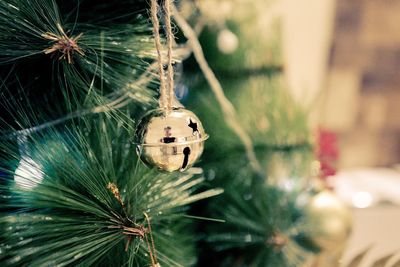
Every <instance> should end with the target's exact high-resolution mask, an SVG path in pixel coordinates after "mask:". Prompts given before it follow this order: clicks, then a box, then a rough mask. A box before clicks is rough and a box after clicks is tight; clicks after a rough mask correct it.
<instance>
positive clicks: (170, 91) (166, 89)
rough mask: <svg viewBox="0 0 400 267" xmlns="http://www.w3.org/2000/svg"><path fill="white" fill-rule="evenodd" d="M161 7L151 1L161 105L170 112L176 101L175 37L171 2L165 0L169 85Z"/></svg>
mask: <svg viewBox="0 0 400 267" xmlns="http://www.w3.org/2000/svg"><path fill="white" fill-rule="evenodd" d="M158 10H159V5H158V3H157V0H151V8H150V12H151V22H152V24H153V34H154V43H155V46H156V50H157V60H158V69H159V71H158V72H159V75H160V105H161V107H163V108H167V109H168V110H170V109H171V108H172V102H173V99H174V69H173V67H172V43H173V39H174V35H173V32H172V26H171V0H164V5H163V10H164V13H165V24H166V25H165V27H166V35H167V67H168V69H167V74H168V75H167V84H165V72H164V66H163V59H162V52H161V49H162V45H161V38H160V21H159V19H158V15H157V13H158Z"/></svg>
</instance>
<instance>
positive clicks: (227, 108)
mask: <svg viewBox="0 0 400 267" xmlns="http://www.w3.org/2000/svg"><path fill="white" fill-rule="evenodd" d="M172 13H173V17H174V19H175V22H176V24H177V25H178V26H179V28H180V29H181V30H182V32H183V34H184V35H185V37H186V38H187V39H188V43H189V45H190V46H191V48H192V53H193V55H194V57H195V59H196V61H197V63H198V64H199V67H200V69H201V71H202V72H203V74H204V77H205V78H206V80H207V82H208V83H209V85H210V87H211V90H212V91H213V93H214V95H215V97H216V99H217V101H218V103H219V105H220V106H221V109H222V112H223V114H224V116H225V118H226V121H227V123H228V125H229V126H230V127H231V129H232V130H233V131H234V132H235V133H236V135H237V136H238V137H239V138H240V140H241V141H242V143H243V145H244V147H245V149H246V154H247V157H248V159H249V162H250V164H251V166H252V167H253V169H254V170H255V171H257V172H259V173H261V170H262V168H261V165H260V163H259V162H258V160H257V157H256V154H255V152H254V149H253V142H252V140H251V138H250V136H249V135H248V134H247V132H246V131H245V130H244V129H243V128H242V126H241V125H240V122H239V120H238V119H237V114H236V110H235V108H234V107H233V105H232V103H231V102H230V101H229V100H228V98H226V96H225V94H224V90H223V89H222V86H221V83H220V82H219V81H218V79H217V77H216V76H215V74H214V72H213V71H212V69H211V68H210V66H209V65H208V63H207V60H206V59H205V56H204V53H203V49H202V47H201V45H200V42H199V40H198V38H197V35H196V32H195V31H194V30H193V29H192V27H191V26H190V25H189V23H187V22H186V20H185V19H184V18H183V17H182V16H181V15H180V13H179V11H178V10H177V8H176V7H175V6H174V5H173V6H172Z"/></svg>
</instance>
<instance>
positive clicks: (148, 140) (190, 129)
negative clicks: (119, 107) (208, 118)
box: [135, 107, 208, 172]
mask: <svg viewBox="0 0 400 267" xmlns="http://www.w3.org/2000/svg"><path fill="white" fill-rule="evenodd" d="M207 138H208V135H207V134H206V133H205V131H204V128H203V125H202V124H201V122H200V120H199V118H197V116H196V115H195V114H194V113H193V112H191V111H189V110H187V109H185V108H182V107H178V108H173V109H171V110H168V109H166V108H159V109H154V110H151V111H149V112H148V113H146V114H145V115H144V117H143V118H142V119H141V121H140V123H139V125H138V127H137V130H136V133H135V143H136V144H137V152H138V155H139V157H140V159H141V160H142V161H143V162H144V163H145V164H146V165H148V166H155V167H157V168H158V169H160V170H163V171H167V172H173V171H185V170H186V169H188V168H190V167H191V166H192V165H193V164H194V163H195V162H196V160H197V159H198V158H199V157H200V156H201V154H202V153H203V149H204V141H205V140H207Z"/></svg>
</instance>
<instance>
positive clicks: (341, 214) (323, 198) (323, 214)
mask: <svg viewBox="0 0 400 267" xmlns="http://www.w3.org/2000/svg"><path fill="white" fill-rule="evenodd" d="M306 218H307V219H306V220H307V222H306V223H308V225H312V226H313V227H312V229H310V231H308V234H309V235H310V238H311V240H312V241H313V242H314V243H315V244H316V245H317V246H318V247H320V248H321V249H322V251H327V250H330V251H332V252H333V250H335V251H338V250H341V249H343V247H344V246H345V244H346V241H347V240H348V238H349V236H350V233H351V229H352V218H351V214H350V211H349V210H348V208H347V207H346V206H345V205H344V203H343V202H341V201H340V200H339V199H338V197H337V196H336V195H335V194H334V193H332V192H330V191H328V190H323V191H321V192H319V193H318V194H317V195H315V196H314V197H312V199H311V201H310V203H309V204H308V207H307V209H306Z"/></svg>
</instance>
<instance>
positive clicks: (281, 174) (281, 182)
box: [0, 0, 349, 267]
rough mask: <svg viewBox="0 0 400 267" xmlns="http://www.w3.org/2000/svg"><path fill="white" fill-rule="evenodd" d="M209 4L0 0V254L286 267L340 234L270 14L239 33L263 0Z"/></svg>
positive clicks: (344, 232)
mask: <svg viewBox="0 0 400 267" xmlns="http://www.w3.org/2000/svg"><path fill="white" fill-rule="evenodd" d="M225 2H226V1H221V2H219V1H204V2H201V1H200V2H197V1H189V0H183V1H181V2H179V3H175V4H172V3H171V1H167V0H166V1H155V0H152V1H151V5H150V3H148V1H142V0H123V1H118V2H116V1H90V0H84V1H82V0H81V1H79V0H76V1H75V0H73V1H56V0H33V1H32V0H30V1H28V0H4V1H2V2H0V14H1V16H0V81H1V84H0V88H1V89H0V92H1V94H0V103H1V129H0V131H1V136H0V151H1V154H0V155H1V159H0V177H1V180H0V196H1V200H0V201H1V216H0V227H1V234H0V263H1V266H66V265H70V266H76V265H78V266H153V267H155V266H302V265H303V264H308V263H309V262H310V259H311V261H312V260H313V259H314V258H315V257H318V255H321V253H323V252H326V251H327V250H331V249H332V246H333V247H335V246H336V247H338V246H337V244H340V245H342V244H344V242H345V240H346V238H347V236H348V231H349V219H348V214H347V211H346V210H345V209H344V208H343V206H341V204H340V203H339V202H338V201H337V199H336V198H335V197H334V195H332V194H331V193H330V192H327V191H322V192H320V191H318V190H317V189H315V188H314V187H312V186H310V185H312V184H313V183H312V182H310V179H309V178H310V177H313V176H316V175H317V173H318V170H317V171H316V169H318V164H316V161H315V156H314V146H315V145H314V140H313V137H312V133H311V130H310V129H309V125H308V121H307V116H308V114H307V111H306V110H304V108H303V107H302V106H301V105H299V104H298V103H296V101H294V100H293V99H292V97H291V95H290V94H289V93H288V91H287V90H285V82H284V79H283V78H282V67H281V65H282V62H281V61H282V59H281V56H280V53H281V52H280V44H279V29H280V23H279V17H276V16H275V15H274V16H272V15H271V20H270V24H268V25H269V28H268V29H269V30H268V33H273V34H268V38H262V39H261V42H259V43H257V42H255V41H253V40H252V39H249V35H248V34H249V31H248V30H249V29H253V26H254V25H255V24H257V19H259V18H260V16H259V15H257V16H252V14H250V15H249V14H248V13H246V12H247V11H249V10H250V11H249V12H252V10H258V9H259V8H260V7H261V8H262V10H264V9H266V10H273V3H274V2H275V1H267V2H268V3H264V2H263V1H254V3H252V4H250V3H249V1H245V0H243V1H233V2H234V4H235V5H237V6H236V9H234V10H235V11H229V12H227V13H223V12H221V13H219V14H218V15H217V16H216V15H215V11H216V10H220V11H223V10H224V9H220V6H218V5H223V4H224V3H225ZM250 2H251V1H250ZM225 4H226V3H225ZM231 4H232V3H231ZM242 7H245V8H244V9H242ZM237 10H242V11H243V12H244V13H245V15H246V17H249V16H250V17H252V18H253V19H252V20H250V21H246V23H243V21H242V16H243V14H241V13H237V12H236V11H237ZM211 11H214V13H213V12H211ZM217 13H218V12H217ZM272 13H273V12H272ZM272 13H271V14H272ZM230 14H233V15H232V16H231V15H230ZM171 17H172V24H171ZM215 18H218V19H215ZM216 25H217V26H216ZM263 25H264V24H263ZM173 33H175V35H176V38H174V37H173ZM246 34H247V35H246ZM271 36H272V37H271ZM243 40H245V41H243ZM249 50H251V51H252V53H250V54H249V53H248V51H249ZM165 59H166V60H165ZM210 66H211V67H210ZM235 66H237V67H235ZM213 69H214V70H215V71H217V73H218V75H215V74H214V72H213ZM183 70H184V71H183ZM217 77H218V79H217ZM174 81H175V86H174ZM188 87H190V90H187V88H188ZM160 88H161V89H160ZM210 88H211V90H210ZM223 88H225V90H223ZM175 97H178V98H179V99H180V101H181V102H182V103H183V104H184V105H185V106H186V107H187V108H188V110H192V111H193V112H194V113H195V114H196V115H197V116H198V117H197V116H196V115H194V113H192V112H190V111H188V110H186V109H184V108H183V107H182V105H181V104H180V103H179V102H178V101H177V100H176V99H175ZM158 99H160V101H158ZM160 103H161V108H159V105H160ZM164 105H165V106H164ZM171 114H172V115H171ZM168 116H175V117H173V126H169V125H168V126H166V125H164V124H160V125H161V126H160V125H158V124H157V123H156V122H157V121H164V120H166V118H168ZM182 118H183V119H182ZM199 118H200V119H201V121H202V122H203V123H201V122H200V120H199ZM178 121H179V123H181V122H182V121H183V122H184V124H183V126H182V125H181V124H178ZM160 123H161V122H160ZM171 123H172V122H171ZM156 124H157V125H156ZM171 125H172V124H171ZM202 125H203V126H204V128H205V131H204V130H203V129H202ZM153 127H154V128H153ZM157 127H158V128H157ZM175 127H176V128H177V129H178V132H179V134H177V132H175ZM154 129H157V130H158V132H157V131H156V134H155V135H154V136H155V137H154V136H153V135H151V134H152V131H154ZM187 130H189V133H187ZM205 132H207V133H209V134H210V139H209V140H207V141H206V142H205V148H204V153H203V155H202V157H201V158H200V160H199V161H198V162H197V163H195V160H196V159H197V158H199V157H200V155H201V154H202V150H203V142H204V141H205V139H206V138H207V135H206V133H205ZM157 134H160V135H157ZM178 135H182V136H178ZM182 138H184V139H182ZM149 140H151V141H149ZM182 140H184V141H182ZM179 142H182V143H179ZM193 163H195V165H194V167H191V165H192V164H193ZM189 167H190V168H189ZM321 199H322V200H321ZM320 203H324V204H325V206H320V205H319V204H320ZM332 220H336V221H337V222H338V224H336V225H340V226H339V227H338V228H336V229H331V228H329V226H327V225H328V224H327V221H332ZM341 249H342V247H341V246H340V247H339V248H338V249H337V251H335V253H337V254H340V251H341ZM335 256H336V255H335ZM313 257H314V258H313ZM335 260H337V258H336V257H334V261H335ZM335 263H336V262H335ZM321 266H327V265H321Z"/></svg>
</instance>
